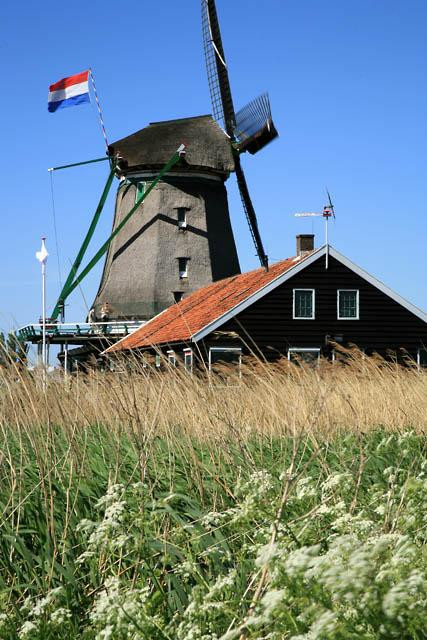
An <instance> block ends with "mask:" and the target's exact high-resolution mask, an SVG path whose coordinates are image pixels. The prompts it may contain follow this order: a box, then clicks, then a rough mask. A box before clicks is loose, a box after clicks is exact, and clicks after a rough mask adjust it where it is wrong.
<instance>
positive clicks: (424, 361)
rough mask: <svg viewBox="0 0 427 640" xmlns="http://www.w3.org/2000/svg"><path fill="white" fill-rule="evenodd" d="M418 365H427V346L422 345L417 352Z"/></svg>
mask: <svg viewBox="0 0 427 640" xmlns="http://www.w3.org/2000/svg"><path fill="white" fill-rule="evenodd" d="M417 365H418V366H419V367H423V368H424V367H427V347H420V348H419V349H418V353H417Z"/></svg>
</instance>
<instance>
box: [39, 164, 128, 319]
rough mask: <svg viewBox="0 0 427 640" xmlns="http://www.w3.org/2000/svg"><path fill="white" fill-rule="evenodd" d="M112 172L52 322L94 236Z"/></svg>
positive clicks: (55, 309)
mask: <svg viewBox="0 0 427 640" xmlns="http://www.w3.org/2000/svg"><path fill="white" fill-rule="evenodd" d="M114 171H115V169H114V167H113V168H112V169H111V171H110V174H109V176H108V178H107V182H106V184H105V187H104V191H103V192H102V195H101V198H100V200H99V203H98V206H97V208H96V211H95V214H94V216H93V218H92V222H91V223H90V227H89V230H88V232H87V234H86V237H85V239H84V240H83V244H82V246H81V247H80V250H79V252H78V254H77V257H76V259H75V260H74V262H73V265H72V267H71V270H70V273H69V274H68V277H67V279H66V281H65V284H64V286H63V287H62V291H61V293H60V294H59V298H58V301H57V303H56V305H55V308H54V310H53V313H52V315H51V318H52V320H56V319H57V317H58V316H59V312H60V310H61V306H62V305H63V303H64V302H65V299H66V298H67V297H68V295H69V293H70V291H69V288H70V285H71V283H72V282H73V278H74V277H75V275H76V273H77V270H78V268H79V267H80V265H81V262H82V260H83V257H84V255H85V253H86V249H87V247H88V245H89V242H90V240H91V238H92V236H93V234H94V231H95V228H96V225H97V224H98V220H99V217H100V215H101V212H102V209H103V208H104V204H105V201H106V199H107V196H108V193H109V191H110V188H111V185H112V183H113V179H114Z"/></svg>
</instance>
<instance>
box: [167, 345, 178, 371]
mask: <svg viewBox="0 0 427 640" xmlns="http://www.w3.org/2000/svg"><path fill="white" fill-rule="evenodd" d="M166 355H167V357H168V363H169V364H170V366H171V367H176V353H175V351H173V350H172V349H171V350H170V351H166Z"/></svg>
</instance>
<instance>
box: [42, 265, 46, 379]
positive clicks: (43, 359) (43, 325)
mask: <svg viewBox="0 0 427 640" xmlns="http://www.w3.org/2000/svg"><path fill="white" fill-rule="evenodd" d="M42 314H43V315H42V323H43V324H42V336H43V338H42V345H43V346H42V363H43V369H44V371H45V372H46V263H45V262H42Z"/></svg>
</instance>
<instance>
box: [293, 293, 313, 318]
mask: <svg viewBox="0 0 427 640" xmlns="http://www.w3.org/2000/svg"><path fill="white" fill-rule="evenodd" d="M314 304H315V293H314V289H294V301H293V316H292V317H293V319H294V320H314Z"/></svg>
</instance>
